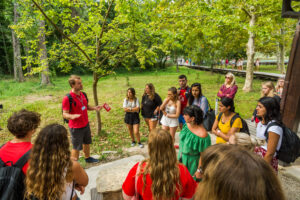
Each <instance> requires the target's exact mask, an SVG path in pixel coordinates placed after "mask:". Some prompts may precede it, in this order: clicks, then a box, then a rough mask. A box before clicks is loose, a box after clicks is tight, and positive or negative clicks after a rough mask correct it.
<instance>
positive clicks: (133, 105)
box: [123, 88, 144, 148]
mask: <svg viewBox="0 0 300 200" xmlns="http://www.w3.org/2000/svg"><path fill="white" fill-rule="evenodd" d="M123 109H124V112H125V113H126V114H125V118H124V122H125V123H126V125H127V128H128V130H129V133H130V137H131V141H132V142H131V146H132V147H133V146H135V144H136V142H135V139H134V135H135V136H136V139H137V141H138V144H139V147H140V148H143V147H144V145H143V144H142V143H141V139H140V133H139V128H140V116H139V112H140V103H139V100H138V99H137V98H136V96H135V90H134V88H128V90H127V96H126V98H125V99H124V102H123Z"/></svg>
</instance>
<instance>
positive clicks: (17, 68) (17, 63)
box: [11, 3, 24, 82]
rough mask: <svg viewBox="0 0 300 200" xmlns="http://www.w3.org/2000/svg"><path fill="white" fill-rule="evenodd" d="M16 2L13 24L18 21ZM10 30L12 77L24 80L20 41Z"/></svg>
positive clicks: (20, 80)
mask: <svg viewBox="0 0 300 200" xmlns="http://www.w3.org/2000/svg"><path fill="white" fill-rule="evenodd" d="M17 10H18V4H17V3H14V24H17V23H18V19H19V17H20V16H19V13H18V12H17ZM11 32H12V40H13V50H14V78H15V80H16V81H18V82H23V81H24V76H23V70H22V61H21V48H20V41H19V38H17V35H16V34H15V31H14V30H11Z"/></svg>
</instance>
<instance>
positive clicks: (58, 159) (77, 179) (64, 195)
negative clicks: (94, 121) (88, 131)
mask: <svg viewBox="0 0 300 200" xmlns="http://www.w3.org/2000/svg"><path fill="white" fill-rule="evenodd" d="M69 147H70V144H69V139H68V131H67V129H66V128H65V127H64V126H62V125H59V124H50V125H48V126H46V127H44V128H43V129H42V130H41V131H40V133H39V134H38V136H37V138H36V140H35V143H34V145H33V148H32V151H31V154H30V160H29V168H28V170H27V174H26V198H27V199H39V200H42V199H43V200H44V199H57V200H70V199H72V200H75V199H77V196H76V193H75V189H76V190H78V191H80V193H81V194H82V193H83V192H84V188H85V186H87V184H88V180H89V179H88V176H87V174H86V172H85V171H84V169H83V168H82V167H81V166H80V164H79V163H78V162H77V161H75V158H71V152H70V148H69Z"/></svg>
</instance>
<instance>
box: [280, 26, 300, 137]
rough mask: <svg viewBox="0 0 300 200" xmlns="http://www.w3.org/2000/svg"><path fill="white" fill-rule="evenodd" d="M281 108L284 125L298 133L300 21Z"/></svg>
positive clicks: (299, 110)
mask: <svg viewBox="0 0 300 200" xmlns="http://www.w3.org/2000/svg"><path fill="white" fill-rule="evenodd" d="M280 108H281V113H282V118H283V123H284V124H285V125H286V126H287V127H288V128H290V129H292V130H293V131H295V132H297V130H298V126H299V122H300V20H299V22H298V24H297V27H296V32H295V36H294V40H293V44H292V49H291V53H290V59H289V64H288V68H287V74H286V76H285V84H284V89H283V94H282V99H281V105H280Z"/></svg>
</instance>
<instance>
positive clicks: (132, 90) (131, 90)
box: [126, 88, 136, 100]
mask: <svg viewBox="0 0 300 200" xmlns="http://www.w3.org/2000/svg"><path fill="white" fill-rule="evenodd" d="M128 90H130V92H131V93H132V95H133V99H134V100H136V97H135V89H134V88H128V89H127V94H126V98H127V99H129V96H128Z"/></svg>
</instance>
